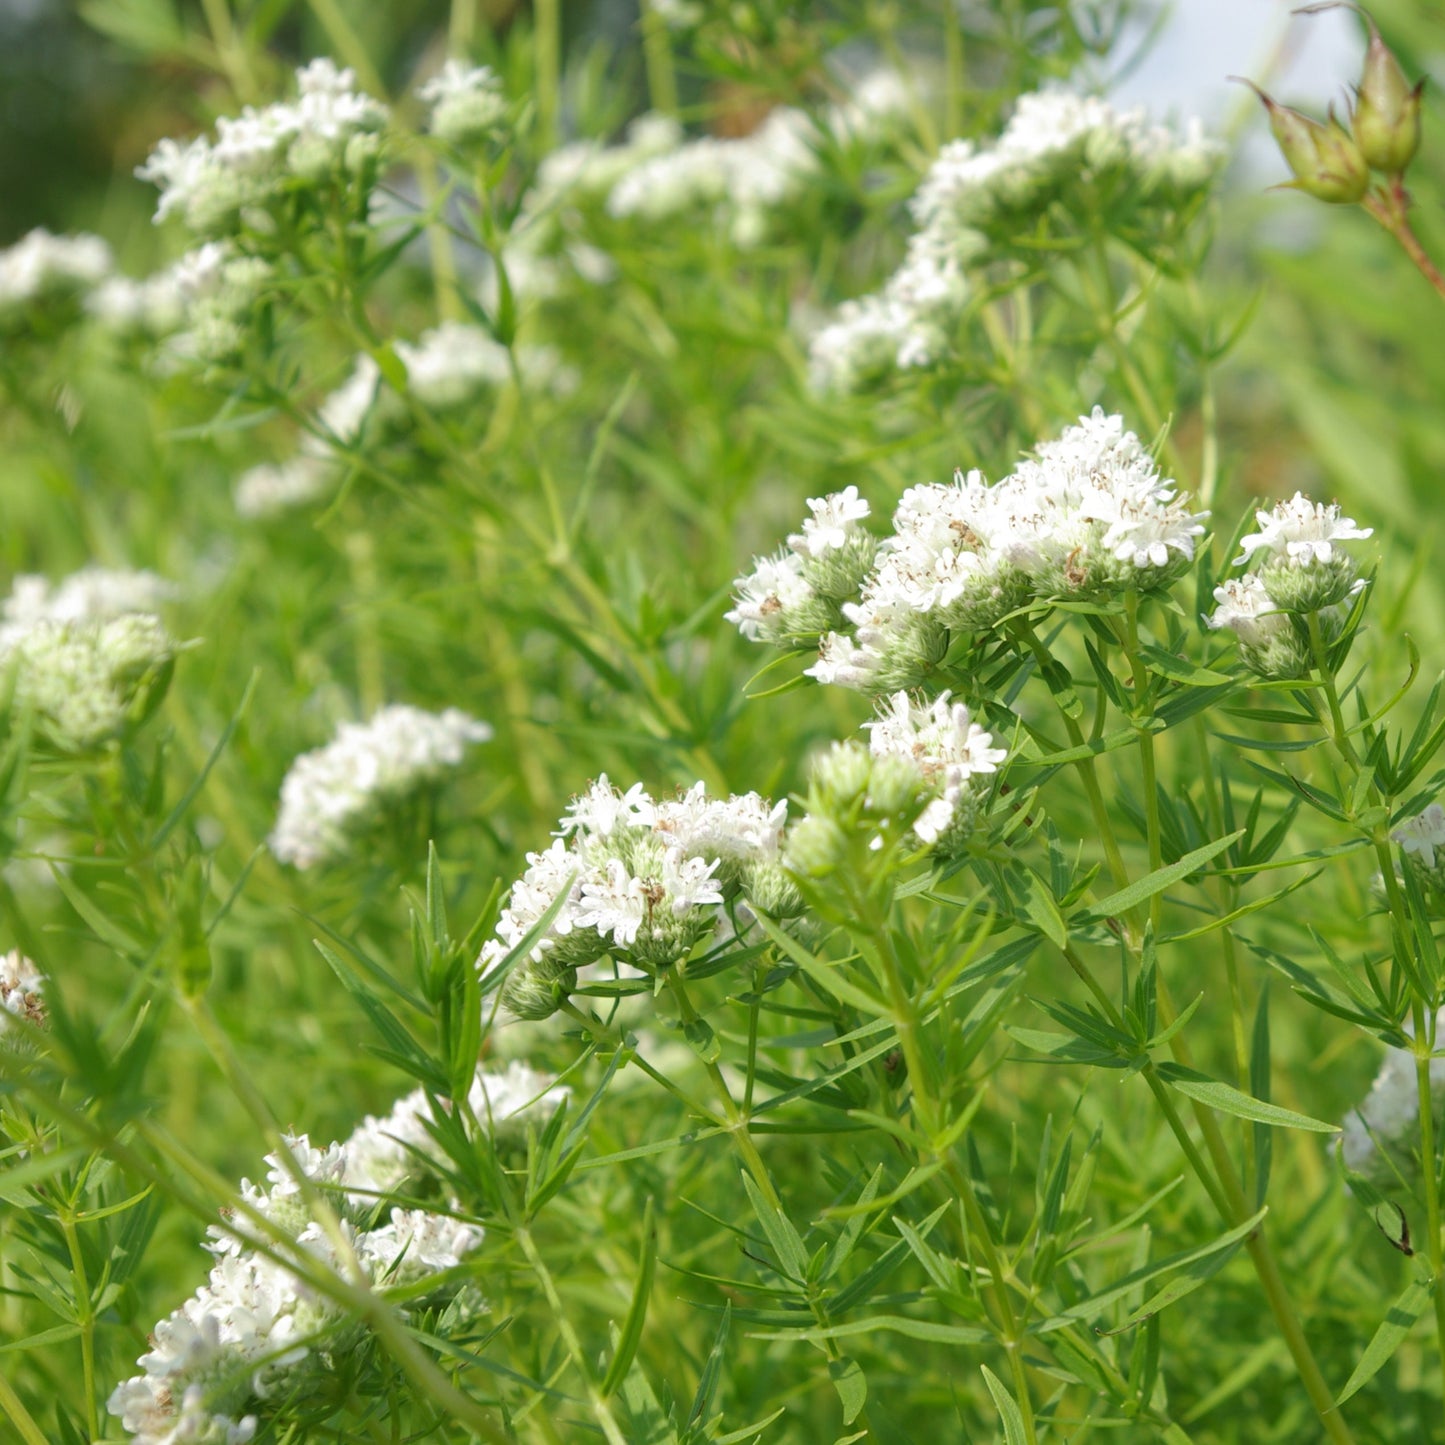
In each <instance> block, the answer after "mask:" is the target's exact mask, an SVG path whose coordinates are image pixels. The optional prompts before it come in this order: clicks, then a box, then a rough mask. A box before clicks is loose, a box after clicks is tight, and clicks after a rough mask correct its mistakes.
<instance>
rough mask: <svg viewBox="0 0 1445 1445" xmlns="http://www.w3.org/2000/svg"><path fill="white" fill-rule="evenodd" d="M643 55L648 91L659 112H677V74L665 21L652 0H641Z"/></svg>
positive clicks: (666, 113) (665, 113)
mask: <svg viewBox="0 0 1445 1445" xmlns="http://www.w3.org/2000/svg"><path fill="white" fill-rule="evenodd" d="M642 57H643V61H644V63H645V64H646V66H647V93H648V95H649V97H650V98H651V100H652V108H653V110H655V111H658V112H659V113H661V114H662V115H674V116H675V115H676V114H677V75H676V72H675V71H674V69H673V64H672V43H671V42H670V41H669V39H668V36H667V21H666V20H665V19H663V16H662V12H661V11H660V10H659V9H658V7H657V6H656V5H655V4H654V3H653V0H642Z"/></svg>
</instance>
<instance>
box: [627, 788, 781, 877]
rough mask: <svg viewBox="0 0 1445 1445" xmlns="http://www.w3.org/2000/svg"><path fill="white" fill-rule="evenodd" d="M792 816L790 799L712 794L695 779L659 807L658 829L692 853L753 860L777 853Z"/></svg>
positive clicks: (699, 856)
mask: <svg viewBox="0 0 1445 1445" xmlns="http://www.w3.org/2000/svg"><path fill="white" fill-rule="evenodd" d="M787 819H788V803H787V799H786V798H785V799H783V801H781V802H779V803H776V804H774V803H771V802H769V800H768V799H766V798H764V797H761V796H760V795H759V794H757V793H743V794H742V795H741V796H738V795H734V796H733V797H731V798H726V799H723V798H709V797H708V796H707V791H706V789H705V788H704V786H703V784H701V783H695V784H694V785H693V786H692V787H691V788H689V789H688V791H687V792H686V793H685V794H684V795H683V796H682V797H680V798H677V799H675V800H673V801H671V802H666V803H659V804H658V805H657V808H656V813H655V816H654V821H653V827H654V828H655V829H656V830H657V832H658V833H659V834H661V835H662V836H663V837H664V838H666V839H668V840H670V841H671V842H672V843H673V844H674V845H675V846H676V847H677V848H678V849H679V850H680V851H681V852H682V853H683V854H684V855H685V856H687V857H690V858H712V859H715V860H716V859H721V860H725V861H729V862H736V863H749V862H756V861H758V860H760V859H764V858H775V857H776V856H777V853H778V849H779V847H780V846H781V844H782V838H783V829H784V828H785V827H786V825H787Z"/></svg>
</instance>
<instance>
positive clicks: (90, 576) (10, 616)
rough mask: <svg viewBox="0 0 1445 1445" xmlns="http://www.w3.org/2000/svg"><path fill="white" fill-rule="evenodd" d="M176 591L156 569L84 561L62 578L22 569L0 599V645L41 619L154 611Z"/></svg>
mask: <svg viewBox="0 0 1445 1445" xmlns="http://www.w3.org/2000/svg"><path fill="white" fill-rule="evenodd" d="M175 595H176V587H175V584H174V583H171V582H167V581H166V580H165V578H163V577H157V576H156V574H155V573H154V572H132V571H127V570H124V569H120V568H113V567H82V568H81V569H80V571H79V572H72V573H71V574H70V576H69V577H66V578H65V579H64V580H63V581H61V582H59V583H51V582H49V581H47V580H46V579H45V578H44V577H39V576H36V575H35V574H34V573H21V574H20V575H19V576H18V577H16V579H15V581H14V582H13V583H12V584H11V587H10V595H9V597H7V598H6V599H5V601H4V603H3V604H0V647H4V646H5V644H6V642H7V641H8V640H10V639H11V638H14V637H18V636H19V635H20V634H21V633H22V632H26V631H28V630H29V629H30V628H32V627H34V626H35V624H36V623H38V622H104V621H107V620H109V619H110V618H114V617H123V616H124V615H125V614H126V613H127V612H154V611H156V609H157V608H159V607H160V606H161V605H162V603H165V602H169V601H171V600H172V599H173V598H174V597H175Z"/></svg>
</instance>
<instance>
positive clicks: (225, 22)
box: [201, 0, 257, 102]
mask: <svg viewBox="0 0 1445 1445" xmlns="http://www.w3.org/2000/svg"><path fill="white" fill-rule="evenodd" d="M201 9H202V11H203V12H204V14H205V17H206V28H207V29H208V30H209V31H210V32H211V44H212V45H214V46H215V47H216V59H217V60H219V61H220V63H221V69H222V70H224V71H225V72H226V79H227V81H228V82H229V83H230V86H231V89H232V90H233V91H235V93H236V99H237V100H241V101H247V102H250V101H254V100H256V99H257V92H256V77H255V76H254V75H253V74H252V73H251V62H250V59H249V57H248V56H247V54H246V47H245V45H244V44H242V42H241V39H240V37H239V36H238V35H237V34H236V26H235V23H234V22H233V21H232V19H231V7H230V5H229V4H228V3H227V0H201Z"/></svg>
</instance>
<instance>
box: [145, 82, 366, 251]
mask: <svg viewBox="0 0 1445 1445" xmlns="http://www.w3.org/2000/svg"><path fill="white" fill-rule="evenodd" d="M296 86H297V96H296V99H295V100H293V101H289V102H278V103H276V104H274V105H268V106H265V107H264V108H262V109H260V110H257V109H255V108H253V107H251V106H247V107H246V108H245V109H244V110H243V111H242V112H241V114H240V115H239V116H223V117H222V118H221V119H220V120H218V121H217V122H216V139H215V141H214V142H212V141H208V140H206V139H205V138H204V137H197V138H196V139H194V140H191V141H188V142H186V143H185V144H181V143H180V142H178V141H174V140H169V139H167V140H163V141H161V142H160V144H159V145H157V146H156V148H155V150H154V151H153V152H152V153H151V155H150V157H149V158H148V159H147V161H146V163H145V164H144V165H143V166H141V167H139V169H138V170H137V171H136V175H137V176H138V177H139V178H140V179H141V180H143V181H150V182H152V183H153V184H155V185H156V186H157V187H158V188H159V189H160V192H161V196H160V201H159V203H158V204H157V207H156V217H155V218H156V220H157V221H163V220H165V219H166V217H167V216H170V215H173V214H174V215H180V216H181V217H182V218H183V219H184V221H185V223H186V225H187V226H189V227H190V228H191V229H192V230H196V231H202V232H206V231H219V230H223V229H225V228H227V227H229V226H230V225H232V224H233V223H234V221H235V219H236V217H237V216H238V215H239V214H240V213H242V212H243V211H245V210H246V209H247V208H257V207H264V206H266V205H268V204H270V203H271V202H272V201H273V200H275V199H276V198H278V197H279V196H280V195H281V194H282V193H283V191H284V190H285V189H286V187H287V186H288V185H289V184H290V183H292V182H294V181H298V180H299V181H303V182H315V181H318V180H321V179H322V178H324V177H326V176H329V175H340V176H344V177H351V176H354V175H356V174H358V173H359V172H360V171H361V169H362V168H363V167H364V166H365V165H366V164H368V163H369V162H370V161H371V160H372V158H373V157H374V156H375V154H376V150H377V132H379V131H380V130H381V129H382V127H383V126H384V125H385V124H386V121H387V109H386V107H385V106H384V105H382V104H381V103H380V102H379V101H376V100H373V99H372V98H371V97H370V96H368V95H364V94H362V93H361V92H359V91H357V90H356V88H355V86H356V77H355V75H354V74H353V72H351V71H350V70H339V69H337V67H336V65H335V64H334V63H333V62H332V61H330V60H325V59H320V60H313V61H312V62H311V64H309V65H307V66H305V67H303V68H302V69H300V70H298V71H297V72H296Z"/></svg>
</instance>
